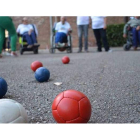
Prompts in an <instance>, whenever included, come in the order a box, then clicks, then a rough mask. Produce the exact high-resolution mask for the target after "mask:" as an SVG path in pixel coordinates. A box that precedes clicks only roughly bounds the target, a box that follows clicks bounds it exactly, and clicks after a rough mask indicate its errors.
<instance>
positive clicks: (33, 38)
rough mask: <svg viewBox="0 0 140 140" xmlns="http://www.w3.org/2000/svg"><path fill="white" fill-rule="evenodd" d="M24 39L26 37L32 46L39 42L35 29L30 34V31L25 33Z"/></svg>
mask: <svg viewBox="0 0 140 140" xmlns="http://www.w3.org/2000/svg"><path fill="white" fill-rule="evenodd" d="M23 39H25V40H26V41H27V43H28V45H30V46H33V45H35V44H37V40H36V35H35V32H34V31H32V32H31V34H30V35H29V34H28V32H26V33H24V34H23Z"/></svg>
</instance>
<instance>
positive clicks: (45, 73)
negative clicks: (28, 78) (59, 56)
mask: <svg viewBox="0 0 140 140" xmlns="http://www.w3.org/2000/svg"><path fill="white" fill-rule="evenodd" d="M35 78H36V80H37V81H38V82H47V81H48V80H49V78H50V72H49V70H48V69H46V68H44V67H40V68H38V69H37V70H36V71H35Z"/></svg>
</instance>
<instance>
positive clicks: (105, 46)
mask: <svg viewBox="0 0 140 140" xmlns="http://www.w3.org/2000/svg"><path fill="white" fill-rule="evenodd" d="M100 34H101V37H102V41H103V45H104V48H105V51H109V45H108V41H107V36H106V30H105V29H100Z"/></svg>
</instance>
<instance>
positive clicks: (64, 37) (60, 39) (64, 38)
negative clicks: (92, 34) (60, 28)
mask: <svg viewBox="0 0 140 140" xmlns="http://www.w3.org/2000/svg"><path fill="white" fill-rule="evenodd" d="M58 42H60V43H67V42H68V40H67V35H66V34H65V33H63V32H57V33H56V35H55V43H58Z"/></svg>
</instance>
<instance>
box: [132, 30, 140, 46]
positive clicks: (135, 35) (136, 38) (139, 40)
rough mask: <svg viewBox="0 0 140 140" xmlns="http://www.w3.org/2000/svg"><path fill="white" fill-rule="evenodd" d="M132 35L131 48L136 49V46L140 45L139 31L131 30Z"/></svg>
mask: <svg viewBox="0 0 140 140" xmlns="http://www.w3.org/2000/svg"><path fill="white" fill-rule="evenodd" d="M132 34H133V46H134V47H138V44H140V30H138V31H137V30H136V28H132Z"/></svg>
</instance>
